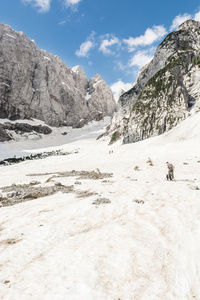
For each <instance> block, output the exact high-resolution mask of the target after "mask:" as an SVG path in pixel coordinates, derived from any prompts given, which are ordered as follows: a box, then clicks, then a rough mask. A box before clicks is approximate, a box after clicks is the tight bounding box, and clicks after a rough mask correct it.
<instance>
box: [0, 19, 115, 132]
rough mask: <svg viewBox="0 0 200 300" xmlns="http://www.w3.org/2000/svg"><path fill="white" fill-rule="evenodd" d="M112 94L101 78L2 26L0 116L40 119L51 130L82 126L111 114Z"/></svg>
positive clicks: (113, 102)
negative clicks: (70, 65) (86, 72)
mask: <svg viewBox="0 0 200 300" xmlns="http://www.w3.org/2000/svg"><path fill="white" fill-rule="evenodd" d="M114 110H115V101H114V98H113V94H112V92H111V90H110V88H109V87H108V85H107V84H106V83H105V81H104V80H103V79H102V78H101V77H100V76H99V75H96V76H95V77H94V78H92V79H90V80H89V82H88V80H87V77H86V74H85V73H84V71H83V70H82V69H81V68H80V67H79V66H76V67H74V68H71V69H70V68H68V67H67V66H66V64H65V63H64V62H63V61H61V59H60V58H59V57H58V56H54V55H52V54H49V53H47V52H46V51H45V50H41V49H39V48H38V46H37V45H36V44H35V42H34V41H32V40H31V39H29V38H28V37H26V36H25V34H24V33H22V32H15V31H14V30H13V29H12V28H11V27H10V26H8V25H0V118H8V119H10V120H17V119H29V118H36V119H39V120H42V121H44V122H45V123H46V124H48V125H51V126H61V125H67V126H73V127H82V126H83V125H84V124H86V123H88V122H89V121H92V120H100V119H102V118H103V117H105V116H112V114H113V112H114Z"/></svg>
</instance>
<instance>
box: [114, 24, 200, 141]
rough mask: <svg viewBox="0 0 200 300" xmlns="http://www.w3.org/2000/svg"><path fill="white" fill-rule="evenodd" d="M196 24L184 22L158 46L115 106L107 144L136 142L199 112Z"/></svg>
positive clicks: (198, 36) (199, 58)
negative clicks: (121, 139)
mask: <svg viewBox="0 0 200 300" xmlns="http://www.w3.org/2000/svg"><path fill="white" fill-rule="evenodd" d="M199 97H200V22H198V21H193V20H188V21H186V22H184V23H183V24H182V25H181V26H179V28H178V30H177V31H175V32H172V33H170V34H169V35H168V36H167V37H166V38H165V39H164V41H163V42H162V43H161V44H160V45H159V46H158V48H157V50H156V52H155V55H154V58H153V60H152V61H151V62H150V63H149V64H147V65H146V66H145V67H143V68H142V69H141V71H140V73H139V76H138V78H137V81H136V83H135V85H134V86H133V88H132V89H130V90H129V91H128V92H126V93H124V94H123V95H122V96H121V97H120V99H119V102H118V104H117V109H116V112H115V113H114V116H113V119H112V123H111V126H110V129H109V133H110V135H111V142H114V141H115V140H116V139H117V138H123V142H124V143H131V142H136V141H139V140H143V139H146V138H148V137H151V136H155V135H159V134H162V133H164V132H165V131H168V130H170V129H171V128H173V127H174V126H176V125H177V124H178V123H180V122H181V121H182V120H184V119H185V118H187V117H188V116H189V115H190V113H191V111H198V110H199V109H200V98H199Z"/></svg>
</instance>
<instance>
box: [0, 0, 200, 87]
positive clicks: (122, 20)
mask: <svg viewBox="0 0 200 300" xmlns="http://www.w3.org/2000/svg"><path fill="white" fill-rule="evenodd" d="M187 19H195V20H198V21H200V3H199V1H196V0H184V1H183V0H173V1H170V0H168V1H160V0H143V1H139V0H137V1H135V0H99V1H98V0H0V23H2V24H8V25H10V26H11V27H12V28H13V29H14V30H16V31H23V32H24V33H25V34H26V35H27V36H28V37H30V38H31V39H34V40H35V42H36V44H37V45H38V46H39V47H40V48H42V49H45V50H47V51H48V52H50V53H53V54H55V55H58V56H60V58H61V59H62V60H63V61H64V62H65V63H66V65H67V66H68V67H73V66H75V65H80V66H81V67H82V68H83V70H84V71H85V73H86V75H87V77H88V79H89V78H91V77H93V76H94V75H95V74H97V73H98V74H100V75H101V76H102V78H103V79H104V80H105V81H106V82H107V83H108V84H109V85H110V86H111V87H112V90H113V92H114V93H115V92H117V91H118V89H119V88H123V89H124V90H127V89H129V88H130V87H131V84H132V83H133V82H134V81H135V79H136V77H137V74H138V72H139V70H140V68H141V67H142V66H143V65H145V64H146V63H147V62H149V61H150V60H151V59H152V57H153V55H154V52H155V50H156V47H157V46H158V45H159V43H160V42H162V40H163V39H164V37H165V36H166V35H167V34H168V33H169V32H171V31H174V30H176V29H177V26H178V25H180V24H181V23H182V22H183V21H185V20H187Z"/></svg>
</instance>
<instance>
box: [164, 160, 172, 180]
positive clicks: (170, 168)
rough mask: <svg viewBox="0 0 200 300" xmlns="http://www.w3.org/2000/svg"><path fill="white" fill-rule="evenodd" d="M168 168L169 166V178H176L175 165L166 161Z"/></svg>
mask: <svg viewBox="0 0 200 300" xmlns="http://www.w3.org/2000/svg"><path fill="white" fill-rule="evenodd" d="M166 164H167V168H168V174H167V180H168V179H169V180H173V179H174V166H173V165H172V164H171V163H169V162H168V161H167V162H166Z"/></svg>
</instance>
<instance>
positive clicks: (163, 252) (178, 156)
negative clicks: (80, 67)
mask: <svg viewBox="0 0 200 300" xmlns="http://www.w3.org/2000/svg"><path fill="white" fill-rule="evenodd" d="M104 126H105V123H103V122H99V123H95V122H94V123H92V124H90V125H88V126H86V127H84V128H83V129H77V130H73V131H72V130H69V131H68V134H67V135H62V134H61V132H64V131H65V129H54V133H53V134H51V135H50V136H46V137H44V138H43V139H42V140H39V141H33V140H29V141H27V140H26V141H18V142H7V143H4V144H1V145H0V159H4V158H7V157H13V156H14V155H17V156H23V155H29V154H31V153H32V154H34V153H38V152H42V151H51V150H58V149H62V150H63V151H69V152H70V151H71V152H72V154H70V155H67V156H52V157H48V158H45V159H41V160H32V161H25V162H22V163H19V164H15V165H10V166H2V167H0V170H1V179H0V193H1V195H2V196H4V197H8V196H9V195H10V194H12V188H11V189H10V190H9V192H8V191H7V192H6V190H5V189H3V188H4V187H8V186H9V187H10V186H12V185H13V184H15V185H13V186H12V187H13V191H14V190H16V186H18V185H21V186H22V189H23V186H24V187H25V186H26V187H27V186H32V188H33V190H34V188H40V187H42V188H43V189H44V190H45V189H47V187H57V188H58V187H60V190H59V191H58V192H56V193H52V194H51V195H49V196H46V197H45V196H44V195H43V196H42V197H40V193H38V198H37V196H35V199H34V200H31V201H25V202H22V203H19V204H16V205H13V206H5V207H1V208H0V299H2V300H5V299H6V300H18V299H19V300H29V299H31V300H32V299H33V300H51V299H52V300H82V299H83V300H190V299H192V300H194V299H196V300H199V299H200V134H199V132H200V113H198V114H196V115H194V116H191V117H190V118H188V119H187V120H185V121H184V122H183V123H182V124H180V125H179V126H177V127H176V128H174V129H173V130H171V131H170V132H168V133H166V134H164V135H162V136H159V137H155V138H151V139H148V140H145V141H142V142H139V143H135V144H128V145H121V143H120V142H117V143H115V144H114V145H112V146H108V138H107V137H106V138H101V139H99V140H96V137H98V136H99V135H100V134H101V133H102V132H103V131H104V129H105V127H104ZM111 150H112V151H113V153H111V154H109V151H111ZM149 158H150V159H151V161H152V163H153V166H151V165H150V164H149V163H148V162H147V161H148V159H149ZM166 161H170V162H172V163H173V164H174V165H175V181H173V182H169V181H166V179H165V176H166V165H165V163H166ZM138 168H139V170H136V169H138ZM72 171H73V172H72ZM74 171H76V172H77V173H76V172H74ZM84 171H87V175H86V176H85V177H84V176H82V175H83V173H84ZM102 173H109V174H110V173H112V175H111V174H110V175H109V176H108V177H107V176H106V174H104V175H102V176H101V174H102ZM81 174H82V175H81ZM84 174H85V173H84ZM63 187H64V188H66V187H67V188H69V189H68V190H62V188H63ZM33 190H31V192H32V193H33ZM19 193H20V191H18V194H19ZM15 196H17V193H15ZM27 199H29V198H28V196H27Z"/></svg>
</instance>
